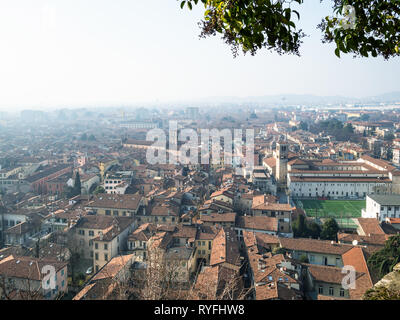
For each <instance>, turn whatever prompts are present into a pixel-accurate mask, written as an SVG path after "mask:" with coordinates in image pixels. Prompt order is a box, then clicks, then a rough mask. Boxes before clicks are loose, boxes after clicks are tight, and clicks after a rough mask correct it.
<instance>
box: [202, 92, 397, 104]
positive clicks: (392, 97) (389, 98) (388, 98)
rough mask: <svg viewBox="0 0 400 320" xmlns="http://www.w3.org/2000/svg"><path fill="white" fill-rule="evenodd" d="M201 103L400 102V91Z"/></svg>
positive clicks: (217, 98)
mask: <svg viewBox="0 0 400 320" xmlns="http://www.w3.org/2000/svg"><path fill="white" fill-rule="evenodd" d="M196 102H200V103H234V104H237V103H257V104H271V105H272V104H275V105H276V104H278V105H310V104H311V105H328V104H357V103H363V104H365V103H394V102H400V91H397V92H389V93H384V94H380V95H376V96H370V97H365V98H354V97H343V96H317V95H312V94H279V95H270V96H267V95H266V96H258V97H257V96H251V97H209V98H203V99H198V100H196Z"/></svg>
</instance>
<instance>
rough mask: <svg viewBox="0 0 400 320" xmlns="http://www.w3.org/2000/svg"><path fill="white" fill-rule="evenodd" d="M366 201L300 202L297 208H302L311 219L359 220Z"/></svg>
mask: <svg viewBox="0 0 400 320" xmlns="http://www.w3.org/2000/svg"><path fill="white" fill-rule="evenodd" d="M365 205H366V202H365V200H298V201H296V206H297V207H299V208H302V209H303V210H304V211H305V212H306V213H307V216H309V217H319V218H327V217H332V218H350V217H351V218H359V217H361V209H364V208H365Z"/></svg>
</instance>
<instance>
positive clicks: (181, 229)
mask: <svg viewBox="0 0 400 320" xmlns="http://www.w3.org/2000/svg"><path fill="white" fill-rule="evenodd" d="M196 234H197V228H196V227H195V226H186V225H183V224H178V225H177V226H176V229H175V231H174V232H173V233H172V237H173V238H189V239H193V240H194V239H195V238H196Z"/></svg>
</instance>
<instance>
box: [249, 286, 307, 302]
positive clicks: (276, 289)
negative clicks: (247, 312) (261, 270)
mask: <svg viewBox="0 0 400 320" xmlns="http://www.w3.org/2000/svg"><path fill="white" fill-rule="evenodd" d="M255 289H256V300H303V298H302V296H301V293H300V292H299V291H297V290H295V289H289V288H288V287H286V286H284V285H281V284H279V283H278V282H271V283H269V284H265V285H261V286H256V288H255Z"/></svg>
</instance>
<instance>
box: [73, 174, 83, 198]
mask: <svg viewBox="0 0 400 320" xmlns="http://www.w3.org/2000/svg"><path fill="white" fill-rule="evenodd" d="M81 188H82V184H81V177H80V175H79V171H77V172H76V174H75V182H74V193H75V194H76V195H79V194H81Z"/></svg>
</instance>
